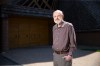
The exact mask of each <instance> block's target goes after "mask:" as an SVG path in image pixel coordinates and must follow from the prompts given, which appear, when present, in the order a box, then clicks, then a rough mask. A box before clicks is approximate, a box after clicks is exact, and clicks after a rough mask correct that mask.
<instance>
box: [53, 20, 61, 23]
mask: <svg viewBox="0 0 100 66" xmlns="http://www.w3.org/2000/svg"><path fill="white" fill-rule="evenodd" d="M61 21H62V20H54V22H55V23H56V24H59V23H60V22H61Z"/></svg>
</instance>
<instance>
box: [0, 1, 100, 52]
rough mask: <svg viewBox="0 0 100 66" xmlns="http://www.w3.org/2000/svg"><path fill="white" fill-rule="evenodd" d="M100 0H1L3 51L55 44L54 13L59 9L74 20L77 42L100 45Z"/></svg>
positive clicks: (1, 48) (69, 19)
mask: <svg viewBox="0 0 100 66" xmlns="http://www.w3.org/2000/svg"><path fill="white" fill-rule="evenodd" d="M99 3H100V1H89V0H88V1H83V0H77V1H76V0H2V1H0V19H1V21H0V23H1V32H2V33H1V39H2V40H1V46H0V51H6V50H8V49H12V48H23V47H33V46H44V45H52V26H53V25H54V22H53V19H52V12H53V11H54V10H56V9H60V10H62V11H63V12H64V15H65V18H64V19H65V20H66V21H69V22H71V23H73V25H74V27H75V31H76V35H77V44H78V45H86V46H100V41H99V39H100V37H99V36H100V19H99V17H100V16H99V14H100V12H99V11H100V5H99Z"/></svg>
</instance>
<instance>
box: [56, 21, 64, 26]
mask: <svg viewBox="0 0 100 66" xmlns="http://www.w3.org/2000/svg"><path fill="white" fill-rule="evenodd" d="M64 26H65V21H62V22H61V26H60V27H64ZM56 28H58V25H57V24H56Z"/></svg>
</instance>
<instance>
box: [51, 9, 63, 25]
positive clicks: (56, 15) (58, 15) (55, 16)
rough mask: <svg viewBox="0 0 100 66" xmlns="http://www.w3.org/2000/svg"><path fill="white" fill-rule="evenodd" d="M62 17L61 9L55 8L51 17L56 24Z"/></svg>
mask: <svg viewBox="0 0 100 66" xmlns="http://www.w3.org/2000/svg"><path fill="white" fill-rule="evenodd" d="M63 18H64V14H63V12H62V11H61V10H56V11H54V12H53V19H54V22H55V23H56V24H59V23H60V22H61V21H62V20H63Z"/></svg>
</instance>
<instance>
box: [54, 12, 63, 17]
mask: <svg viewBox="0 0 100 66" xmlns="http://www.w3.org/2000/svg"><path fill="white" fill-rule="evenodd" d="M56 12H57V13H59V14H60V15H62V16H63V17H64V14H63V12H62V11H61V10H56V11H54V12H53V14H54V13H56Z"/></svg>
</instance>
